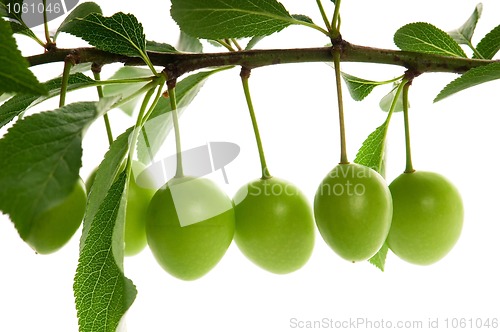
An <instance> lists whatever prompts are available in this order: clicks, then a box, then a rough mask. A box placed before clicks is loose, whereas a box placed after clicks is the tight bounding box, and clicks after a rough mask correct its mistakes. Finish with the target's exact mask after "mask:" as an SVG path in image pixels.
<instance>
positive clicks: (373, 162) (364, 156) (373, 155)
mask: <svg viewBox="0 0 500 332" xmlns="http://www.w3.org/2000/svg"><path fill="white" fill-rule="evenodd" d="M389 114H390V113H389ZM389 121H390V117H389V116H388V118H387V120H386V121H385V122H384V123H383V124H382V125H381V126H379V127H377V129H375V130H374V131H373V132H372V133H371V134H370V135H368V137H367V138H366V139H365V141H364V142H363V145H362V146H361V148H360V149H359V150H358V153H357V154H356V158H355V159H354V162H355V163H357V164H360V165H365V166H368V167H370V168H373V169H374V170H375V171H377V172H380V169H381V166H382V160H383V159H384V147H385V138H386V136H387V128H388V127H389Z"/></svg>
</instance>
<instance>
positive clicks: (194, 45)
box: [177, 31, 203, 53]
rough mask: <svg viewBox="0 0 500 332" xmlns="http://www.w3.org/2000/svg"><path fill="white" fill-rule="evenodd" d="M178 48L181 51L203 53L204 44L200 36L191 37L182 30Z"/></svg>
mask: <svg viewBox="0 0 500 332" xmlns="http://www.w3.org/2000/svg"><path fill="white" fill-rule="evenodd" d="M177 49H178V50H179V51H181V52H194V53H202V52H203V45H202V44H201V42H200V40H199V39H198V38H195V37H191V36H190V35H188V34H187V33H185V32H184V31H181V33H180V36H179V41H178V42H177Z"/></svg>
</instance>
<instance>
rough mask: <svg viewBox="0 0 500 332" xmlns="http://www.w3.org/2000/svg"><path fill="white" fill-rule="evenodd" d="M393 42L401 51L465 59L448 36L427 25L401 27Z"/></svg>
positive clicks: (412, 24) (411, 24) (460, 50)
mask: <svg viewBox="0 0 500 332" xmlns="http://www.w3.org/2000/svg"><path fill="white" fill-rule="evenodd" d="M394 42H395V43H396V45H397V46H398V47H399V48H400V49H401V50H403V51H412V52H422V53H431V54H439V55H445V56H455V57H464V58H465V57H467V56H466V54H465V52H464V50H462V48H461V47H460V46H459V45H458V44H457V42H456V41H454V40H453V38H451V37H450V35H448V34H447V33H446V32H444V31H442V30H440V29H438V28H436V27H435V26H433V25H431V24H429V23H423V22H418V23H410V24H407V25H405V26H403V27H401V28H400V29H399V30H398V31H396V33H395V34H394Z"/></svg>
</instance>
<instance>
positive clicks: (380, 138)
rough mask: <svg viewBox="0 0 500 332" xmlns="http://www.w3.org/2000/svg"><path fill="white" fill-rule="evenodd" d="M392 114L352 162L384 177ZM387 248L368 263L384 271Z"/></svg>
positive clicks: (366, 141)
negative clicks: (387, 139) (386, 147)
mask: <svg viewBox="0 0 500 332" xmlns="http://www.w3.org/2000/svg"><path fill="white" fill-rule="evenodd" d="M391 116H392V112H389V114H388V115H387V119H386V120H385V121H384V123H383V124H382V125H381V126H379V127H377V129H375V130H374V131H373V132H372V133H371V134H370V135H368V137H367V138H366V140H365V141H364V142H363V145H362V146H361V148H360V149H359V150H358V153H357V154H356V158H355V159H354V162H355V163H357V164H360V165H365V166H367V167H370V168H372V169H374V170H375V171H377V172H378V173H380V174H382V176H384V175H385V174H384V173H385V170H384V154H385V141H386V137H387V130H388V128H389V123H390V121H391ZM387 249H388V246H387V244H386V243H384V245H383V246H382V248H380V250H379V251H378V252H377V253H376V254H375V255H374V256H373V257H372V258H370V259H369V262H370V263H372V264H373V265H375V266H376V267H378V268H379V269H380V270H382V271H384V267H385V258H386V256H387Z"/></svg>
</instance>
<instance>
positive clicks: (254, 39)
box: [245, 36, 266, 51]
mask: <svg viewBox="0 0 500 332" xmlns="http://www.w3.org/2000/svg"><path fill="white" fill-rule="evenodd" d="M264 38H266V36H255V37H252V39H250V40H249V41H248V44H247V46H246V47H245V50H247V51H248V50H251V49H252V48H254V47H255V45H257V43H258V42H260V41H261V40H262V39H264Z"/></svg>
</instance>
